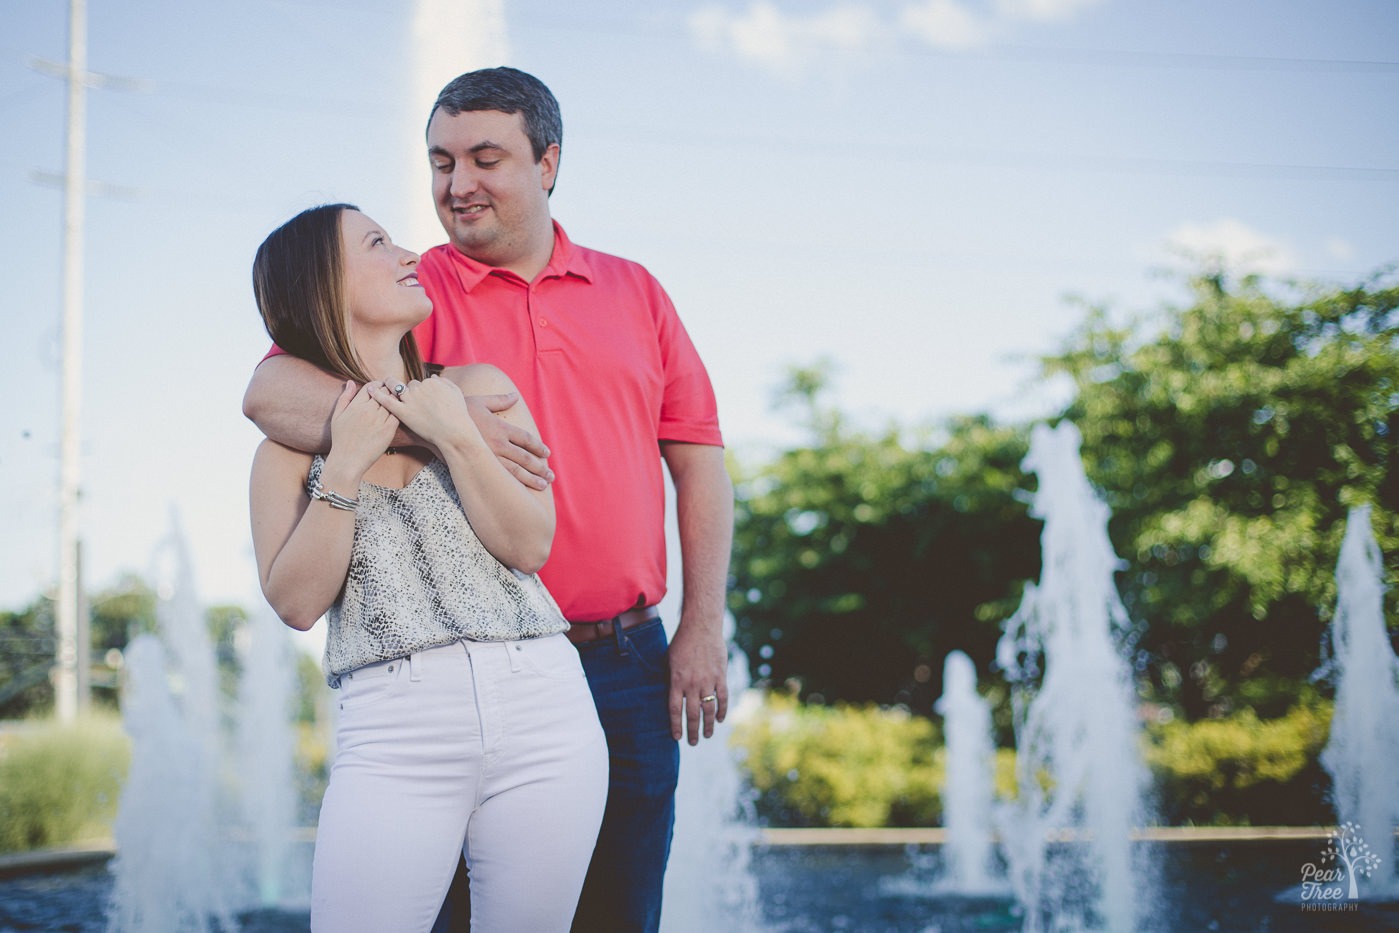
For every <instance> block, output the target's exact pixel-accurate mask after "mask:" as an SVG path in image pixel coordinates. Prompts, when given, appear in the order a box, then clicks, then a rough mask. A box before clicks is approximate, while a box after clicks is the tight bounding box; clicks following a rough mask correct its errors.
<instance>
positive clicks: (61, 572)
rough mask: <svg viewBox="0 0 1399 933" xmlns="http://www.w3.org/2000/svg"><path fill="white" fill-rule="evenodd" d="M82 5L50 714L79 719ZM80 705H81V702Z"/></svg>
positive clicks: (75, 76)
mask: <svg viewBox="0 0 1399 933" xmlns="http://www.w3.org/2000/svg"><path fill="white" fill-rule="evenodd" d="M86 124H87V3H86V0H69V4H68V131H67V140H66V144H65V149H66V172H65V176H64V183H63V390H62V398H63V402H62V404H63V411H62V420H63V440H62V446H61V454H60V458H61V459H60V465H59V490H58V496H59V501H58V509H59V515H58V605H57V607H56V618H55V626H56V628H57V636H58V657H57V664H56V665H55V667H54V677H53V685H54V701H55V712H56V714H57V716H58V719H59V721H60V722H71V721H72V720H74V719H75V718H77V713H78V708H79V705H80V701H79V696H78V693H79V691H78V644H77V642H78V605H79V602H80V600H79V598H78V588H79V585H80V581H79V579H78V486H79V478H80V474H81V471H80V469H79V466H80V465H79V454H80V446H81V445H80V443H79V415H80V414H81V403H82V348H83V342H82V337H83V218H84V207H85V206H86V205H85V203H84V202H85V200H86V198H87V165H86V151H85V150H86V139H85V127H86ZM83 705H85V704H83Z"/></svg>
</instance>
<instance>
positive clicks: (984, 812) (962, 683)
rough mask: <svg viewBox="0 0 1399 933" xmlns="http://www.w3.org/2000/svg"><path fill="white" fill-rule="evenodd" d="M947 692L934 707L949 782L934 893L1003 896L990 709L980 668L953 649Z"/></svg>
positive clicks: (945, 683)
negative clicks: (979, 688)
mask: <svg viewBox="0 0 1399 933" xmlns="http://www.w3.org/2000/svg"><path fill="white" fill-rule="evenodd" d="M942 682H943V692H942V698H941V699H939V700H938V701H937V703H936V704H935V706H934V709H935V710H936V711H937V712H938V713H939V714H941V715H942V718H943V738H944V748H945V749H946V755H947V757H946V774H947V779H946V782H945V783H944V784H943V791H942V823H943V827H944V828H945V829H946V831H947V840H946V842H945V843H944V844H943V847H942V865H943V871H942V877H941V878H940V879H939V881H938V884H937V886H936V890H938V891H943V892H946V893H949V894H966V895H988V894H1004V893H1005V892H1006V884H1005V881H1004V880H1003V879H1001V878H998V877H997V876H996V857H995V851H994V845H993V840H992V834H991V820H992V797H993V796H994V790H995V783H996V775H995V767H996V759H995V754H996V750H995V747H994V744H993V742H992V737H991V710H990V707H988V706H987V704H986V701H985V700H984V699H982V697H981V696H980V695H979V694H978V693H977V692H976V666H975V665H974V664H972V660H971V658H969V657H967V656H966V655H965V654H963V653H962V652H960V651H953V652H950V653H949V654H948V655H947V659H946V660H945V661H944V662H943V674H942Z"/></svg>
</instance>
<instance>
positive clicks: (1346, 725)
mask: <svg viewBox="0 0 1399 933" xmlns="http://www.w3.org/2000/svg"><path fill="white" fill-rule="evenodd" d="M1383 574H1384V565H1383V563H1382V562H1381V560H1380V550H1379V546H1378V544H1376V542H1375V536H1374V533H1373V531H1372V530H1371V527H1370V507H1369V506H1357V507H1355V508H1352V509H1351V510H1350V516H1349V519H1348V520H1347V522H1346V533H1345V539H1344V540H1343V542H1342V544H1341V554H1340V559H1339V560H1338V561H1337V565H1336V590H1337V602H1336V615H1335V617H1334V618H1333V619H1332V621H1331V659H1330V662H1329V668H1323V672H1329V673H1330V674H1332V676H1333V677H1334V679H1335V684H1336V706H1335V711H1334V712H1333V714H1332V718H1331V737H1330V739H1329V741H1328V742H1327V745H1326V748H1325V750H1324V751H1322V753H1321V763H1322V766H1323V767H1324V768H1325V769H1326V771H1327V772H1328V773H1329V774H1330V775H1331V780H1332V785H1333V794H1334V797H1335V805H1336V819H1337V822H1338V823H1339V824H1340V828H1339V830H1338V833H1337V836H1336V837H1335V838H1334V839H1333V843H1332V845H1333V848H1334V851H1335V855H1334V858H1335V859H1336V861H1337V864H1338V867H1340V866H1342V865H1343V866H1344V870H1345V874H1346V893H1347V894H1348V897H1349V899H1350V900H1355V899H1356V898H1357V896H1359V893H1360V890H1359V885H1358V884H1357V876H1358V875H1360V876H1368V880H1367V883H1366V884H1365V885H1364V888H1365V891H1366V895H1367V896H1374V897H1380V898H1384V897H1390V898H1392V897H1394V896H1396V895H1399V872H1396V870H1395V857H1394V853H1395V849H1394V828H1395V825H1396V823H1399V780H1396V779H1395V773H1394V772H1395V767H1396V764H1399V659H1396V658H1395V655H1394V649H1393V647H1392V646H1391V644H1390V639H1389V632H1388V630H1387V629H1386V628H1385V621H1384V585H1383V582H1382V581H1383ZM1348 843H1349V845H1348ZM1365 847H1368V850H1367V848H1365ZM1367 851H1368V855H1369V856H1370V857H1368V858H1367V857H1366V854H1367Z"/></svg>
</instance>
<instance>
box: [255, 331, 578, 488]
mask: <svg viewBox="0 0 1399 933" xmlns="http://www.w3.org/2000/svg"><path fill="white" fill-rule="evenodd" d="M458 369H459V368H458V367H450V368H448V369H445V370H443V371H442V376H443V378H446V379H452V381H453V382H454V383H455V384H457V385H458V387H460V383H459V381H458V380H456V379H454V378H453V377H454V375H455V374H456V372H457V371H458ZM343 388H344V383H342V382H341V381H340V380H339V379H338V378H336V377H335V376H332V375H331V374H329V373H327V372H325V371H324V370H322V369H320V368H319V367H317V366H314V365H312V364H311V363H308V362H306V361H305V360H303V359H301V358H299V357H295V356H291V355H290V354H278V355H277V356H269V357H268V358H267V359H265V360H263V361H262V362H261V363H260V364H259V365H258V367H257V369H255V370H254V371H253V378H252V380H251V381H250V382H249V383H248V389H247V391H246V392H245V393H244V395H243V414H244V415H245V416H246V417H247V418H248V419H249V420H250V421H252V422H253V423H254V424H256V425H257V426H258V429H259V430H260V431H262V433H263V434H265V435H267V436H268V437H269V438H271V439H272V440H274V441H276V442H277V443H279V444H283V445H285V446H287V447H291V448H294V449H296V450H303V451H306V452H308V453H317V452H319V453H325V452H326V451H328V450H330V416H331V412H332V411H334V409H335V400H336V399H337V398H339V397H340V391H341V389H343ZM519 399H520V396H519V395H518V394H517V393H514V392H511V393H508V394H504V395H483V396H467V398H466V408H467V411H468V412H469V413H470V414H471V420H472V421H474V422H475V423H476V427H477V429H478V430H479V431H480V432H481V436H482V437H483V438H485V440H486V444H487V445H488V446H489V447H490V449H491V452H492V453H494V454H495V455H496V457H498V458H499V459H500V461H501V463H502V464H503V465H504V466H505V468H506V469H507V470H509V471H510V473H511V474H512V475H513V476H514V477H515V478H516V479H518V480H519V481H520V482H521V483H524V484H525V485H526V486H530V487H532V488H534V489H544V488H546V487H548V485H549V484H550V483H551V482H553V480H554V471H553V470H551V469H549V464H548V462H547V460H546V458H547V457H548V456H549V448H547V447H545V446H544V444H543V443H541V442H540V440H539V438H538V437H536V436H535V435H534V434H531V433H530V432H529V431H526V430H525V429H523V428H521V427H519V426H517V425H515V424H512V423H511V422H510V421H509V420H507V419H505V418H500V417H497V413H498V412H503V411H506V410H507V409H509V408H510V407H511V406H513V405H514V404H515V403H516V402H518V401H519ZM421 445H422V441H421V440H419V439H417V438H415V437H413V436H412V435H411V434H409V433H408V432H407V431H406V430H404V429H403V428H399V430H398V433H397V434H395V435H394V439H393V445H392V446H395V447H411V446H421Z"/></svg>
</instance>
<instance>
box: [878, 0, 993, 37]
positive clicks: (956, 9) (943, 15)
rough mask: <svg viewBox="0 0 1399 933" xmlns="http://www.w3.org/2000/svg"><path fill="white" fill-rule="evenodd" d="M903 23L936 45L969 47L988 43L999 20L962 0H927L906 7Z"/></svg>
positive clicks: (903, 13)
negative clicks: (993, 19) (995, 21)
mask: <svg viewBox="0 0 1399 933" xmlns="http://www.w3.org/2000/svg"><path fill="white" fill-rule="evenodd" d="M899 25H901V26H902V27H903V28H904V30H905V31H907V32H908V33H910V34H912V35H913V36H914V37H915V38H918V39H921V40H922V41H923V42H925V43H927V44H928V45H931V46H933V47H934V48H939V49H969V48H975V47H976V46H980V45H985V44H986V43H987V42H988V41H989V40H990V38H991V34H992V31H993V29H994V25H995V24H994V23H993V22H992V21H991V20H989V19H987V18H985V17H983V16H980V15H978V14H977V13H975V12H973V11H972V9H971V8H970V7H968V6H967V5H966V4H963V3H959V2H958V0H923V2H922V3H912V4H909V5H907V6H905V7H904V8H903V12H901V13H900V14H899Z"/></svg>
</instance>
